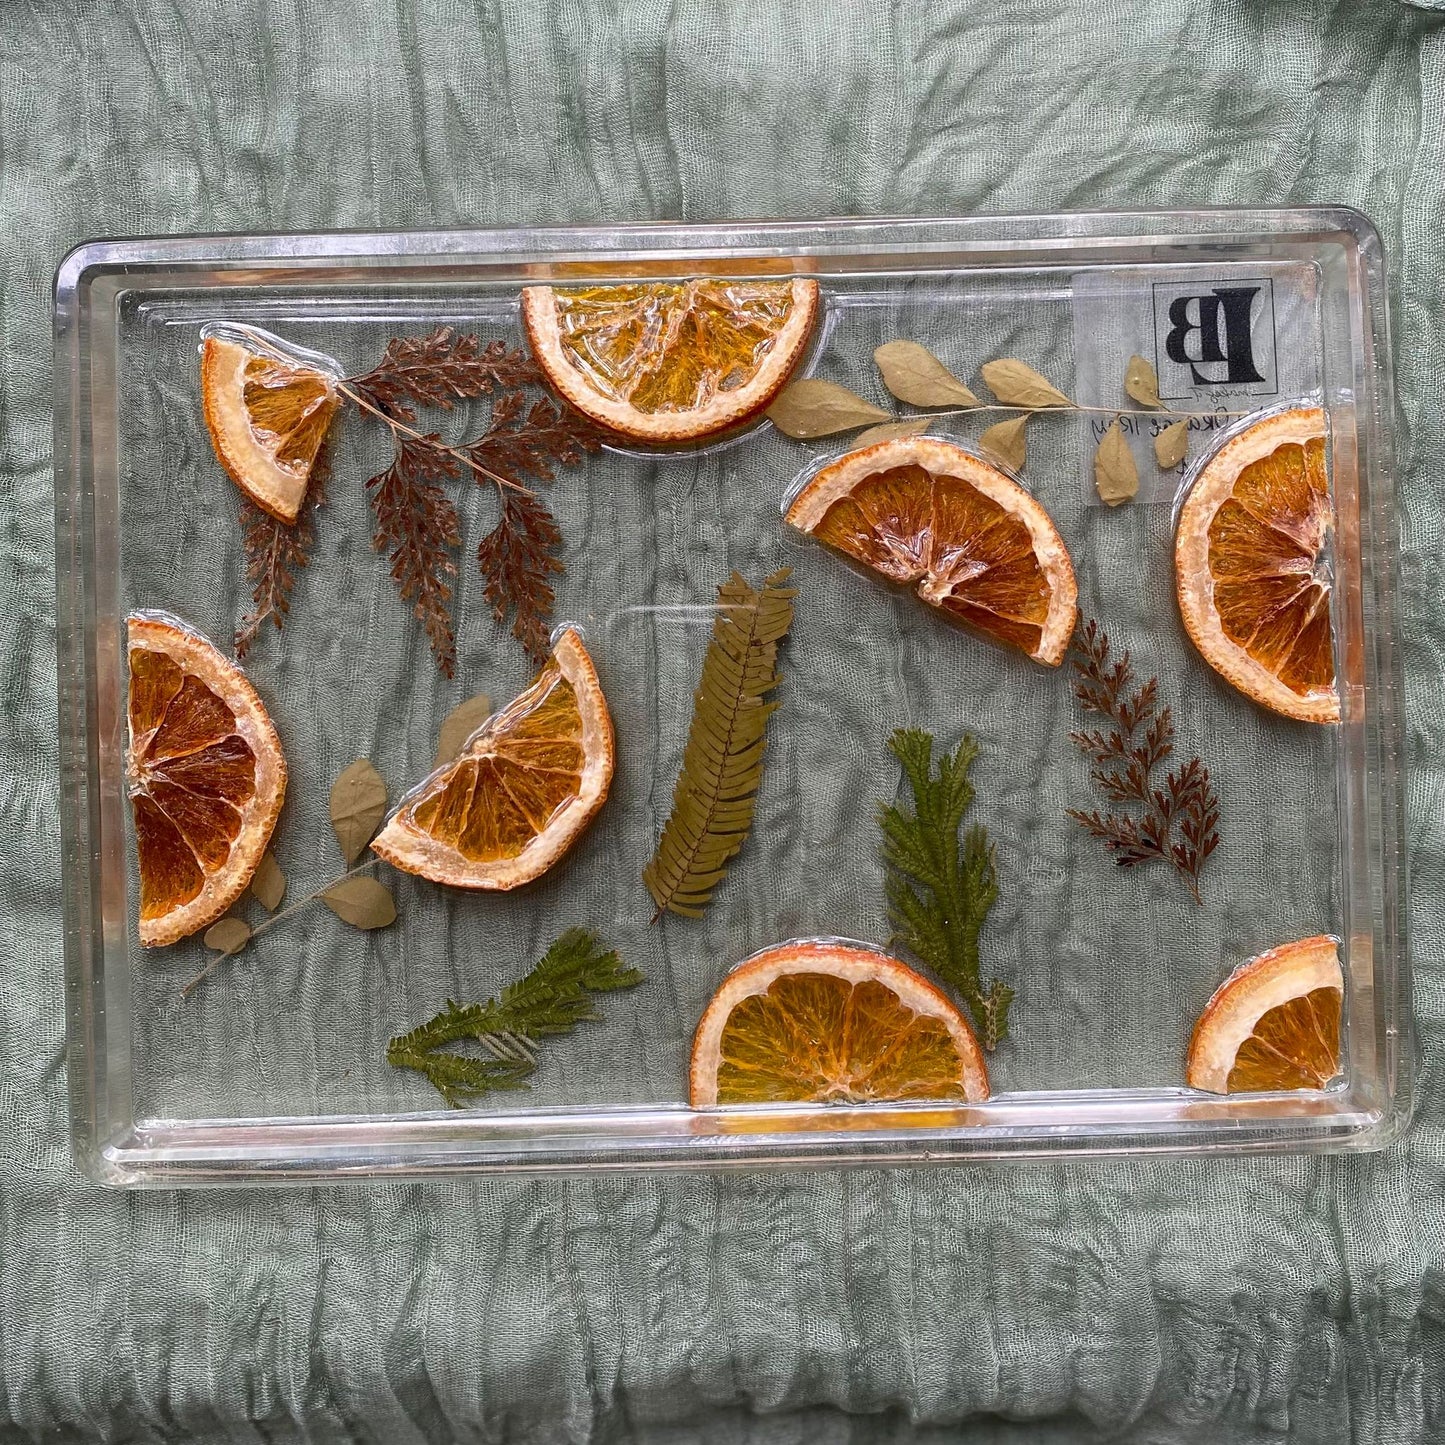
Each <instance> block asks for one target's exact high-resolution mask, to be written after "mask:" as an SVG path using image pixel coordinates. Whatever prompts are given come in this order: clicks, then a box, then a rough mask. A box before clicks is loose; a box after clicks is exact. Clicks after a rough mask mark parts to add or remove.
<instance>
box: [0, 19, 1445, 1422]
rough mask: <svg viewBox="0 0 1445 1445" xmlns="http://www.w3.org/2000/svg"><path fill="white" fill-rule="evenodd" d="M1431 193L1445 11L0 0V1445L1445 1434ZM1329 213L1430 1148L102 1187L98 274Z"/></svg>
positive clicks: (1443, 443)
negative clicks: (1376, 547) (97, 972)
mask: <svg viewBox="0 0 1445 1445" xmlns="http://www.w3.org/2000/svg"><path fill="white" fill-rule="evenodd" d="M1442 171H1445V24H1442V17H1440V16H1439V15H1431V14H1429V13H1427V12H1425V11H1424V10H1417V9H1411V8H1406V7H1404V6H1400V5H1396V4H1394V3H1390V0H1371V3H1357V4H1328V3H1324V0H1153V3H1151V4H1148V5H1145V4H1143V3H1136V4H1130V3H1125V0H1106V3H1102V4H1101V3H1098V0H952V3H928V0H900V3H896V4H894V5H892V6H887V7H885V6H881V5H877V4H873V3H865V0H856V3H843V0H830V3H827V4H815V5H811V6H804V5H799V4H789V3H785V0H775V3H772V4H769V3H766V0H736V3H732V4H722V3H718V4H714V5H708V4H705V3H701V0H668V3H662V0H621V3H620V0H563V3H557V4H551V5H544V4H539V3H529V4H522V3H517V4H512V5H506V4H503V3H500V0H498V3H493V4H488V3H484V0H419V3H417V4H415V5H409V4H407V3H405V0H400V3H395V4H392V3H385V0H352V3H350V4H347V5H334V6H327V5H325V4H322V3H319V0H289V3H288V0H269V3H268V0H225V3H222V0H190V3H184V0H173V3H164V0H135V3H134V4H132V5H129V6H118V5H109V4H102V3H84V0H70V3H62V0H30V3H22V0H11V3H9V4H7V5H5V6H4V7H3V8H0V288H3V289H0V343H3V344H0V499H3V504H0V616H3V617H4V629H3V634H0V636H3V642H0V689H3V693H0V695H3V700H4V705H3V713H0V840H3V841H0V939H3V943H0V950H3V953H0V957H3V963H4V967H3V985H0V1060H3V1068H0V1120H3V1123H0V1128H3V1135H0V1145H3V1148H0V1438H3V1439H6V1440H11V1439H13V1440H27V1441H28V1440H35V1441H42V1440H43V1441H55V1442H62V1441H64V1442H69V1441H81V1440H90V1439H104V1440H108V1441H117V1442H119V1441H209V1440H217V1441H219V1440H228V1441H248V1442H250V1441H258V1442H259V1441H268V1442H282V1441H292V1440H303V1439H305V1440H316V1441H351V1440H361V1441H368V1442H378V1445H392V1442H397V1445H404V1442H411V1441H434V1440H440V1441H450V1440H457V1441H468V1442H470V1441H513V1440H517V1441H553V1440H578V1441H581V1440H596V1441H612V1440H617V1441H630V1440H645V1441H658V1442H661V1441H666V1442H674V1441H675V1442H683V1441H704V1442H709V1445H711V1442H734V1441H739V1442H741V1441H768V1442H774V1441H785V1442H793V1441H797V1442H813V1441H823V1442H834V1441H836V1442H843V1441H849V1442H852V1441H864V1440H868V1441H873V1440H887V1441H903V1440H911V1439H915V1438H916V1439H927V1440H943V1439H955V1438H960V1437H963V1438H968V1439H978V1440H1013V1439H1020V1440H1024V1439H1026V1440H1031V1441H1043V1442H1050V1445H1051V1442H1056V1441H1059V1442H1062V1441H1074V1440H1089V1439H1095V1438H1099V1439H1127V1440H1138V1441H1174V1440H1195V1439H1197V1440H1203V1441H1209V1442H1221V1441H1226V1442H1227V1441H1235V1440H1241V1441H1244V1440H1248V1441H1254V1440H1270V1439H1277V1438H1289V1439H1294V1440H1301V1441H1344V1440H1367V1441H1376V1440H1378V1441H1396V1440H1399V1441H1414V1440H1419V1439H1425V1438H1440V1437H1441V1436H1442V1434H1445V1242H1442V1241H1445V1194H1442V1183H1445V1169H1442V1165H1445V1111H1442V1109H1441V1106H1440V1104H1439V1101H1438V1099H1437V1097H1436V1095H1437V1090H1438V1086H1439V1081H1440V1072H1441V1064H1442V1029H1441V1024H1442V1018H1445V990H1442V978H1441V971H1440V967H1439V962H1438V959H1439V954H1440V949H1441V945H1442V943H1445V895H1442V891H1441V889H1442V883H1445V868H1442V862H1441V846H1442V829H1441V822H1440V817H1439V806H1440V792H1441V782H1442V768H1441V765H1440V763H1439V761H1438V756H1439V753H1440V745H1441V742H1442V738H1445V712H1442V708H1441V703H1440V696H1441V694H1440V683H1441V664H1442V655H1441V654H1442V644H1445V604H1442V603H1441V601H1440V598H1441V596H1442V578H1441V564H1440V561H1439V557H1440V544H1441V535H1442V531H1445V507H1442V505H1441V503H1440V501H1439V498H1438V487H1439V483H1440V480H1441V477H1442V471H1445V420H1442V397H1445V249H1442V244H1441V239H1440V238H1441V233H1442V229H1445V188H1442ZM1335 201H1338V202H1346V203H1348V204H1351V205H1355V206H1358V207H1360V208H1361V209H1363V210H1364V211H1366V212H1367V213H1368V214H1369V215H1370V216H1371V217H1372V218H1373V219H1374V220H1375V222H1376V223H1377V224H1378V225H1379V227H1380V229H1381V231H1382V233H1383V235H1384V237H1385V242H1386V247H1387V250H1388V254H1389V261H1390V265H1391V267H1392V278H1393V302H1394V321H1395V335H1396V360H1397V366H1398V376H1399V384H1400V398H1401V411H1402V426H1403V430H1402V435H1401V448H1400V454H1401V462H1402V471H1403V478H1404V487H1403V502H1402V517H1401V526H1402V533H1403V547H1404V552H1405V556H1404V563H1403V569H1402V583H1403V589H1404V595H1403V598H1402V622H1401V626H1402V631H1403V634H1404V644H1405V658H1406V667H1407V695H1408V707H1409V717H1410V728H1409V740H1410V747H1411V760H1412V770H1411V776H1410V790H1409V802H1410V816H1409V840H1410V844H1411V852H1412V866H1413V882H1414V909H1413V927H1414V936H1415V949H1416V1011H1417V1017H1418V1020H1419V1040H1420V1054H1421V1068H1420V1073H1419V1086H1420V1097H1421V1103H1420V1109H1419V1114H1418V1119H1417V1123H1416V1125H1415V1128H1414V1130H1413V1132H1412V1133H1411V1134H1410V1135H1409V1136H1408V1138H1407V1139H1406V1140H1405V1141H1404V1142H1403V1143H1401V1144H1400V1145H1398V1146H1396V1147H1395V1148H1394V1149H1393V1150H1391V1151H1390V1152H1389V1153H1388V1154H1385V1155H1383V1156H1377V1157H1370V1158H1359V1159H1331V1160H1319V1159H1278V1160H1259V1161H1253V1162H1230V1163H1218V1164H1216V1163H1200V1162H1190V1161H1167V1160H1142V1161H1138V1162H1128V1163H1112V1164H1103V1165H1089V1166H1085V1165H1079V1166H1064V1165H1058V1166H1047V1167H1045V1166H1023V1167H1008V1168H965V1169H959V1170H956V1171H934V1170H920V1171H917V1172H879V1171H861V1172H856V1173H845V1174H818V1175H811V1176H796V1177H771V1176H762V1175H738V1176H733V1177H693V1178H645V1177H642V1178H636V1179H621V1178H615V1179H605V1180H601V1181H597V1182H589V1181H561V1180H544V1181H539V1182H530V1181H524V1180H491V1181H482V1182H476V1183H453V1184H441V1185H428V1186H405V1185H392V1186H388V1187H385V1188H358V1189H347V1190H317V1191H286V1192H273V1193H246V1194H241V1193H235V1194H232V1193H212V1194H176V1195H155V1196H122V1195H107V1194H104V1193H102V1192H100V1191H98V1190H97V1189H95V1188H93V1187H92V1186H91V1185H89V1184H88V1183H86V1182H84V1181H83V1180H81V1179H80V1178H79V1177H78V1176H77V1174H76V1172H75V1170H74V1169H73V1167H72V1165H71V1163H70V1159H69V1155H68V1146H67V1123H66V1086H65V1065H64V1024H63V1016H64V1009H63V979H62V965H61V949H60V883H59V870H58V866H57V860H58V855H59V833H58V823H57V808H58V799H57V761H56V744H55V731H56V720H55V700H54V668H55V657H54V623H53V617H54V608H53V585H54V584H53V551H52V530H51V528H52V521H51V515H52V514H51V497H52V478H51V446H50V341H49V302H50V280H51V276H52V273H53V271H54V268H55V265H56V263H57V261H58V260H59V258H60V257H61V255H62V254H63V253H64V252H65V250H66V249H67V248H68V247H69V246H70V245H72V244H73V243H75V242H77V241H80V240H82V239H85V238H88V237H92V236H96V235H103V234H112V235H117V234H127V233H146V232H169V231H210V230H253V229H325V228H337V227H363V228H376V227H413V226H431V225H465V224H472V223H476V224H505V223H510V222H540V221H550V220H578V221H585V220H605V219H648V218H687V219H702V218H711V217H727V216H748V215H758V214H771V215H798V216H803V215H827V214H836V213H918V214H924V213H945V214H946V213H961V214H967V213H970V212H975V211H1018V210H1022V211H1038V210H1054V209H1069V208H1089V207H1095V206H1171V205H1190V204H1196V203H1199V204H1230V203H1238V202H1267V203H1275V202H1296V203H1306V202H1335ZM965 1421H967V1422H969V1423H968V1425H967V1426H966V1427H965V1426H963V1425H962V1424H961V1422H965ZM1020 1421H1022V1422H1028V1423H1025V1424H1018V1423H1011V1422H1020ZM947 1427H952V1428H947Z"/></svg>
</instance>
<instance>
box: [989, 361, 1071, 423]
mask: <svg viewBox="0 0 1445 1445" xmlns="http://www.w3.org/2000/svg"><path fill="white" fill-rule="evenodd" d="M980 370H981V371H982V372H983V379H984V382H985V383H986V384H987V386H988V389H989V390H990V391H991V392H993V394H994V395H995V396H996V397H997V398H998V399H999V400H1000V401H1001V402H1003V403H1004V405H1005V406H1026V407H1028V408H1029V409H1030V410H1034V409H1036V408H1039V407H1046V406H1073V404H1074V403H1073V402H1071V401H1070V400H1069V399H1068V397H1066V396H1065V395H1064V394H1063V392H1061V391H1060V390H1059V389H1058V388H1057V387H1056V386H1054V385H1053V384H1052V383H1051V382H1049V381H1046V380H1045V379H1044V378H1043V377H1042V376H1040V375H1039V374H1038V372H1036V371H1035V370H1034V369H1033V367H1031V366H1025V365H1024V364H1023V362H1021V361H1019V360H1018V359H1017V358H1016V357H1012V356H1005V357H1004V358H1003V359H1002V360H1001V361H986V362H984V364H983V366H982V367H981V368H980Z"/></svg>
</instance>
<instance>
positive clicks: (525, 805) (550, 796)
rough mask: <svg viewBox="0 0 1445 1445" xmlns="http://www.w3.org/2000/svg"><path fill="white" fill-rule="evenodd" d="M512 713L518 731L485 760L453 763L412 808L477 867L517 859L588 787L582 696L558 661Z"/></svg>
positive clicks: (497, 742) (422, 825)
mask: <svg viewBox="0 0 1445 1445" xmlns="http://www.w3.org/2000/svg"><path fill="white" fill-rule="evenodd" d="M508 712H509V713H511V714H513V715H514V716H515V722H514V724H513V726H512V727H511V728H509V729H505V730H498V732H497V735H496V736H495V738H494V739H493V740H492V742H491V744H490V746H489V747H488V748H487V750H486V751H485V752H484V753H482V754H481V755H480V756H466V757H463V758H461V759H460V760H459V761H458V762H456V763H455V764H453V765H452V767H451V768H450V769H449V770H448V771H447V772H446V774H445V775H444V776H443V777H442V778H441V779H439V780H438V783H437V785H436V788H435V791H433V792H431V793H430V794H429V795H428V796H426V797H425V798H424V799H423V800H422V801H421V802H419V803H415V804H413V806H412V811H411V819H412V822H413V824H414V825H415V826H416V827H417V828H418V829H420V830H421V831H423V832H425V833H428V834H430V835H431V836H432V837H433V838H434V839H436V841H437V842H439V843H444V844H448V845H450V846H451V847H453V848H455V849H456V850H457V852H459V853H460V854H461V855H462V856H463V857H464V858H466V859H467V860H468V861H470V862H473V863H491V862H496V861H497V860H499V859H504V858H515V857H517V856H518V854H520V853H521V852H522V850H523V849H524V848H525V847H526V846H527V845H528V844H529V843H530V842H532V840H533V839H534V838H536V837H537V836H538V834H540V833H541V832H543V830H544V829H545V828H546V827H547V825H548V823H550V822H551V820H552V819H553V818H554V817H555V816H556V815H557V813H558V812H559V811H560V810H561V808H562V807H563V806H564V805H565V804H566V803H567V802H568V801H569V800H570V799H572V798H575V797H576V796H577V794H578V792H579V791H580V789H581V786H582V770H583V767H584V765H585V762H586V758H585V756H584V753H583V748H582V720H581V716H580V714H579V711H578V707H577V694H576V692H575V690H574V689H573V687H572V685H571V683H569V682H568V681H567V680H566V678H564V677H563V676H562V672H561V669H560V668H559V667H558V665H557V663H556V661H555V659H552V660H549V661H548V662H547V664H546V665H545V666H544V667H543V669H542V671H541V673H539V674H538V677H537V680H536V681H535V682H534V683H533V684H532V686H531V687H530V688H529V689H528V690H527V691H526V692H525V693H523V694H522V695H521V697H519V698H518V699H517V701H516V702H515V703H513V705H512V707H511V708H510V709H508Z"/></svg>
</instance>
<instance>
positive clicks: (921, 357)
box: [873, 341, 978, 406]
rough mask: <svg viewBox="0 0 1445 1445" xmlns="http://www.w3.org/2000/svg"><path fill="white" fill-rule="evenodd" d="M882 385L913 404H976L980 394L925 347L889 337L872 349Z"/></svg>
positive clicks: (913, 342) (900, 399)
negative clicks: (975, 393)
mask: <svg viewBox="0 0 1445 1445" xmlns="http://www.w3.org/2000/svg"><path fill="white" fill-rule="evenodd" d="M873 360H874V361H876V362H877V363H878V370H879V372H880V373H881V374H882V377H883V385H884V386H886V387H887V388H888V390H889V391H891V392H892V393H893V395H894V396H896V397H897V398H898V400H899V401H906V402H907V403H908V404H909V405H910V406H977V405H978V398H977V397H976V396H975V395H974V394H973V393H972V392H971V391H970V390H969V389H968V388H967V387H966V386H965V385H964V384H963V383H962V382H961V381H960V380H959V379H958V378H957V377H956V376H955V375H954V374H953V373H952V372H951V371H950V370H949V369H948V368H947V367H946V366H945V365H944V364H943V363H942V362H941V361H940V360H939V359H938V358H937V357H936V356H935V355H934V354H933V353H932V352H931V351H930V350H929V349H928V348H927V347H926V346H920V345H919V344H918V343H917V342H916V341H888V342H885V343H884V344H883V345H882V346H880V347H879V348H878V349H877V350H876V351H875V352H874V353H873Z"/></svg>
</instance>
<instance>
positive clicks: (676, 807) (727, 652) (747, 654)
mask: <svg viewBox="0 0 1445 1445" xmlns="http://www.w3.org/2000/svg"><path fill="white" fill-rule="evenodd" d="M788 575H789V573H788V569H786V568H785V569H784V570H783V571H781V572H775V573H774V574H773V575H772V576H771V577H769V578H768V579H767V580H766V581H765V582H764V583H763V588H762V591H761V592H759V591H756V590H755V589H753V588H752V587H750V586H749V585H748V584H747V583H746V582H745V581H744V580H743V579H742V578H741V577H740V576H739V575H738V574H737V573H736V572H734V573H733V575H732V579H731V580H730V581H728V582H725V583H724V584H723V585H722V586H721V587H719V588H718V591H717V618H716V620H715V621H714V623H713V629H712V641H711V642H710V643H709V644H708V649H707V656H706V658H705V659H704V660H703V665H702V679H701V681H700V682H699V683H698V688H697V693H696V696H695V698H694V704H693V714H692V727H691V729H690V730H689V732H688V736H687V747H686V748H685V749H684V751H683V755H682V771H681V772H680V773H679V774H678V779H677V786H676V788H675V789H674V790H673V795H672V814H671V816H670V817H669V818H668V820H667V823H666V825H665V826H664V827H663V830H662V836H661V837H660V838H659V839H658V843H657V852H656V853H655V854H654V855H653V858H652V861H651V862H650V863H649V864H648V865H647V867H646V868H644V869H643V870H642V880H643V882H644V883H646V884H647V891H648V892H649V893H651V894H652V901H653V902H654V903H655V904H656V905H657V912H656V913H654V914H653V918H654V919H657V918H659V917H661V916H662V914H663V913H664V912H667V911H671V912H673V913H680V914H682V915H683V916H684V917H687V918H701V917H702V911H703V909H704V908H705V907H706V906H707V904H708V902H709V900H710V899H711V898H712V895H713V890H714V889H715V888H716V887H717V886H718V884H719V883H721V882H722V881H723V879H724V878H725V877H726V876H727V865H728V863H729V862H731V860H732V859H733V857H734V856H735V855H736V854H737V852H738V850H739V849H740V848H741V847H742V846H743V842H744V840H745V839H746V838H747V836H748V832H749V830H750V829H751V828H752V825H753V809H754V806H755V804H756V801H757V793H758V784H759V782H761V780H762V776H763V750H764V747H765V745H766V741H767V740H766V736H765V729H766V727H767V721H768V718H769V717H770V716H771V715H772V713H773V711H774V710H775V709H776V708H777V706H778V704H777V703H776V702H772V701H768V700H767V694H768V693H770V692H771V691H772V690H773V689H774V688H775V687H776V686H777V685H778V683H780V682H781V681H782V678H781V677H780V676H779V674H778V672H777V670H776V668H777V658H778V643H779V642H781V641H782V639H783V638H784V637H785V636H786V635H787V631H788V629H789V628H790V627H791V626H792V625H793V598H794V597H796V596H797V595H798V594H797V589H796V588H792V587H785V586H784V585H783V584H784V583H785V582H786V581H787V580H788Z"/></svg>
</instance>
